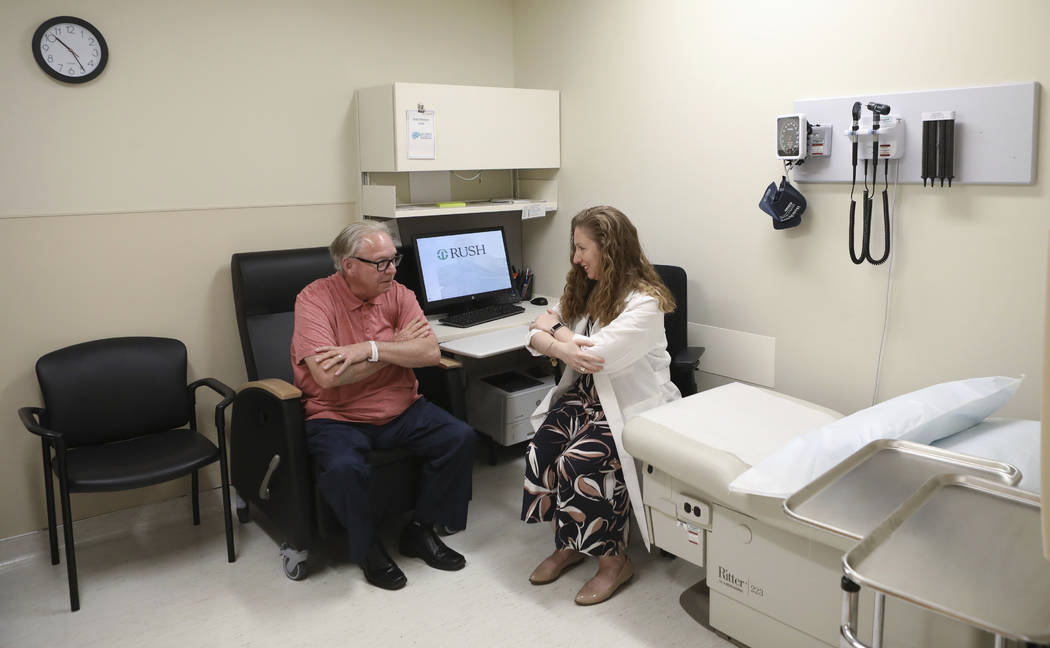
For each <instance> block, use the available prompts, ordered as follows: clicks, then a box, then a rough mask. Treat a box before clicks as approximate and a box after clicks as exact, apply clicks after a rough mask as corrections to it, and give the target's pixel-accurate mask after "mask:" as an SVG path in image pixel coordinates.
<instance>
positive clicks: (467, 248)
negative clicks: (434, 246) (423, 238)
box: [437, 245, 485, 261]
mask: <svg viewBox="0 0 1050 648" xmlns="http://www.w3.org/2000/svg"><path fill="white" fill-rule="evenodd" d="M484 254H485V246H484V245H461V246H459V247H454V248H448V249H445V248H442V249H440V250H438V251H437V257H438V258H439V259H441V260H442V261H444V260H445V259H462V258H465V257H472V256H484Z"/></svg>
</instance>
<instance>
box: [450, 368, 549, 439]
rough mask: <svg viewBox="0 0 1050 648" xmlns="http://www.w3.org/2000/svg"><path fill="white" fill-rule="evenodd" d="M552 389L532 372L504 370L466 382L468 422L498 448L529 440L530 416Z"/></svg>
mask: <svg viewBox="0 0 1050 648" xmlns="http://www.w3.org/2000/svg"><path fill="white" fill-rule="evenodd" d="M553 386H554V376H549V375H544V374H539V372H536V371H535V370H520V371H505V372H503V373H498V374H492V375H488V376H483V377H477V378H474V377H472V378H470V379H469V380H468V381H467V394H466V400H467V423H470V425H471V426H473V427H474V429H476V430H478V431H479V432H481V433H483V434H485V435H487V436H489V437H491V438H492V440H493V441H495V442H496V443H499V444H500V445H504V446H509V445H514V444H515V443H521V442H522V441H527V440H528V439H530V438H532V435H533V434H534V433H535V431H534V430H533V429H532V421H531V420H530V417H531V415H532V412H533V411H535V409H536V407H537V406H539V404H540V402H542V401H543V397H544V396H546V395H547V392H548V391H549V390H550V389H551V387H553Z"/></svg>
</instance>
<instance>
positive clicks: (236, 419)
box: [230, 247, 463, 580]
mask: <svg viewBox="0 0 1050 648" xmlns="http://www.w3.org/2000/svg"><path fill="white" fill-rule="evenodd" d="M334 271H335V269H334V268H333V266H332V260H331V257H330V256H329V253H328V248H323V247H318V248H304V249H296V250H274V251H266V252H246V253H238V254H234V255H233V258H232V260H231V273H232V278H233V297H234V305H235V308H236V314H237V326H238V329H239V330H240V337H241V347H242V350H243V351H244V362H245V365H246V367H247V372H248V379H249V380H250V381H251V382H249V383H247V384H245V385H243V386H242V387H241V388H240V389H238V391H237V396H236V399H235V401H234V407H233V419H232V422H231V427H232V429H231V433H230V446H231V449H230V452H231V458H232V461H233V473H232V476H233V485H234V487H235V488H236V490H237V494H238V502H237V507H238V508H237V517H238V519H239V520H241V522H247V521H248V520H249V519H250V513H249V510H250V509H249V502H250V503H251V506H254V507H255V508H256V509H258V510H261V511H263V512H264V515H265V516H266V517H267V518H268V519H269V521H271V522H273V523H274V525H276V526H277V527H278V528H277V529H276V531H277V532H278V534H279V535H282V536H283V540H284V544H282V546H281V552H280V555H281V558H282V562H283V565H284V570H285V574H286V575H287V576H288V577H289V578H291V579H293V580H302V579H303V578H306V575H307V572H306V560H307V558H308V555H309V550H310V548H311V546H312V545H314V544H315V542H316V540H317V538H319V537H325V536H327V535H328V533H329V532H330V531H337V530H338V529H339V528H340V527H339V525H338V522H337V521H336V519H335V514H334V513H332V512H331V510H330V509H329V507H328V505H327V503H325V502H324V501H323V499H322V498H321V496H320V494H319V493H318V492H317V491H316V489H315V488H314V462H313V460H312V459H311V457H310V456H309V454H308V451H307V449H306V439H305V436H304V431H303V413H302V405H301V402H300V396H301V395H302V394H301V392H300V391H299V390H298V389H297V388H295V387H294V386H293V385H292V384H291V383H292V366H291V354H290V348H291V339H292V329H293V326H294V317H295V312H294V311H295V298H296V295H298V294H299V292H300V291H301V290H302V289H303V288H304V287H305V286H306V285H307V284H309V283H310V282H311V281H313V280H315V279H319V278H321V277H326V276H328V275H330V274H332V273H333V272H334ZM449 366H452V365H451V364H450V365H449ZM433 372H437V373H440V372H441V370H440V369H438V368H426V369H425V370H417V372H416V373H417V376H418V377H419V378H420V385H421V391H422V392H423V393H424V394H425V395H426V396H427V397H428V398H429V399H430V400H431V401H434V402H435V403H437V404H439V405H442V406H445V407H446V408H447V409H450V411H452V413H453V414H457V411H456V410H457V409H459V410H460V412H461V410H462V393H461V392H462V390H458V392H459V393H458V395H457V393H456V390H440V391H441V392H444V393H438V394H433V393H428V387H427V386H428V385H430V384H433V383H434V382H435V381H434V380H433V378H432V377H433V375H435V374H434V373H433ZM449 403H458V405H457V407H454V408H453V407H448V404H449ZM457 415H459V416H460V418H462V417H463V416H462V413H458V414H457ZM366 460H367V461H368V463H369V464H370V465H371V470H372V472H371V477H370V481H369V493H368V495H369V506H370V509H371V512H372V516H373V518H375V519H376V520H377V521H378V520H380V519H382V518H383V517H384V516H387V515H393V514H397V513H403V512H405V511H410V510H411V509H412V507H413V506H414V505H415V500H416V496H417V494H418V492H419V478H420V469H421V465H422V464H421V461H420V460H419V459H418V458H415V457H412V456H411V455H410V454H409V453H408V451H407V450H403V449H394V450H373V451H372V452H370V453H369V454H368V456H367V458H366Z"/></svg>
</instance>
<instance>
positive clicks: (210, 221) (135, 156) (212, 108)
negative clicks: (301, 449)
mask: <svg viewBox="0 0 1050 648" xmlns="http://www.w3.org/2000/svg"><path fill="white" fill-rule="evenodd" d="M67 13H73V14H75V15H78V16H80V17H82V18H84V19H86V20H88V21H90V22H92V23H93V24H95V25H96V26H97V27H99V28H100V29H101V30H102V31H103V33H104V35H105V37H106V39H107V41H108V43H109V48H110V63H109V67H108V68H107V69H106V71H105V72H104V73H103V74H102V76H101V77H99V78H98V79H96V80H95V81H93V82H91V83H88V84H86V85H84V86H67V85H64V84H60V83H58V82H55V81H52V80H51V79H50V77H47V76H45V75H44V74H43V72H42V71H41V70H40V69H39V68H38V67H37V65H36V63H35V62H34V60H33V58H32V55H31V53H30V48H29V41H30V38H31V37H32V34H33V31H34V30H35V29H36V27H37V26H38V25H39V24H40V23H41V22H43V21H44V20H46V19H47V18H50V17H52V16H57V15H65V14H67ZM512 36H513V34H512V31H511V6H510V3H509V2H493V1H492V0H456V1H451V2H441V3H432V2H429V1H427V0H402V1H399V2H384V1H380V0H375V1H370V2H366V1H345V0H340V1H334V0H333V1H324V0H305V1H303V2H295V3H292V2H277V1H271V2H248V1H246V0H243V1H242V0H237V1H227V2H206V1H204V0H192V1H190V2H179V3H175V4H171V3H154V2H148V3H140V2H130V1H123V0H98V1H96V2H92V3H86V4H83V6H80V5H78V6H77V7H74V8H70V6H69V3H61V2H56V1H52V0H43V1H37V0H34V1H30V0H5V2H3V3H2V4H0V42H3V43H5V45H4V48H5V50H4V52H3V53H2V55H0V89H2V91H0V96H2V97H3V99H2V100H0V141H2V142H3V146H0V276H3V278H4V279H3V282H2V283H0V303H2V304H3V308H4V316H3V317H2V318H0V340H3V342H2V343H0V412H4V416H2V417H0V421H2V422H0V443H2V444H3V445H4V447H5V448H6V450H5V452H3V453H2V454H0V492H2V493H3V494H4V496H3V497H2V498H0V538H3V537H8V536H12V535H15V534H18V533H23V532H26V531H30V530H33V529H39V528H41V527H43V526H45V525H46V518H45V516H44V504H43V489H42V484H41V460H40V445H39V443H38V442H37V440H36V438H35V437H33V436H31V435H30V434H29V433H27V432H26V431H25V430H24V429H23V428H22V427H21V425H20V424H19V423H18V420H17V418H16V416H15V411H16V409H17V408H18V407H21V406H25V405H38V404H40V395H39V390H38V388H37V385H36V379H35V376H34V374H33V365H34V363H35V362H36V359H37V358H38V357H39V356H41V355H43V354H44V353H47V352H48V351H51V350H53V349H56V348H59V347H62V346H66V345H69V344H74V343H77V342H81V341H85V340H89V339H95V338H100V337H110V336H118V335H160V336H170V337H176V338H179V339H181V340H183V341H184V342H185V343H186V345H187V347H188V348H189V352H190V374H191V377H192V378H197V377H201V376H214V377H217V378H219V379H220V380H223V381H224V382H227V383H228V384H231V385H234V386H236V385H237V384H239V383H240V382H243V381H244V380H245V372H244V363H243V359H242V356H241V354H240V343H239V341H238V337H237V330H236V325H235V323H234V320H233V299H232V294H231V290H230V276H229V258H230V255H231V254H232V253H234V252H238V251H248V250H260V249H276V248H286V247H300V246H312V245H324V244H327V243H328V241H329V240H331V238H332V236H333V235H334V234H335V232H337V231H338V229H339V228H340V227H342V226H343V225H344V224H345V223H346V222H348V221H349V220H351V219H352V218H354V214H355V208H354V204H353V200H355V188H354V172H353V160H352V147H351V146H350V142H349V138H350V133H351V119H350V104H351V97H352V95H353V91H354V89H355V88H358V87H366V86H370V85H376V84H380V83H389V82H391V81H425V82H434V83H457V84H473V85H494V86H509V85H513V63H512V55H513V42H512ZM204 393H205V392H201V396H202V399H204V398H205V396H204ZM208 402H210V403H212V404H214V402H215V401H214V400H210V401H208ZM198 418H199V420H200V423H201V425H202V428H203V429H205V430H208V433H209V434H211V435H214V428H213V427H212V425H211V424H210V420H211V416H210V415H208V414H207V412H206V411H203V410H201V414H200V416H199V417H198ZM217 475H218V472H217V470H216V469H214V467H213V469H211V470H210V471H208V472H207V474H206V475H205V478H204V480H203V483H202V486H205V487H207V486H210V485H215V484H217V483H218V479H217ZM188 483H189V481H188V479H185V480H179V481H178V482H175V483H172V484H169V485H162V486H157V487H153V488H149V489H144V490H139V491H130V492H125V493H120V494H104V495H78V496H75V497H74V501H73V510H74V515H75V516H76V517H77V518H82V517H86V516H89V515H93V514H97V513H100V512H104V511H109V510H114V509H117V508H122V507H126V506H130V505H134V504H137V503H141V502H144V501H152V500H157V499H163V498H167V497H173V496H175V495H179V494H185V493H186V492H188ZM188 516H189V513H188V511H187V519H188Z"/></svg>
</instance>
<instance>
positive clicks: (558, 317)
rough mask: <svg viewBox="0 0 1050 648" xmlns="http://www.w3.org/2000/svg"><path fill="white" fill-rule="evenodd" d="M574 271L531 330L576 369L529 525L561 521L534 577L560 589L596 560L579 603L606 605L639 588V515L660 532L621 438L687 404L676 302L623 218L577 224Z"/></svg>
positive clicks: (525, 509) (533, 347) (528, 492)
mask: <svg viewBox="0 0 1050 648" xmlns="http://www.w3.org/2000/svg"><path fill="white" fill-rule="evenodd" d="M571 260H572V269H571V270H569V274H568V276H567V277H566V280H565V292H564V293H563V294H562V296H561V300H560V302H559V303H558V305H557V307H556V308H553V309H550V310H548V311H547V313H545V314H544V315H541V316H540V317H538V318H537V319H536V320H535V321H534V322H533V323H532V325H531V326H530V327H529V328H530V331H529V339H528V344H527V348H529V350H530V351H531V352H532V353H533V355H541V354H542V355H546V356H550V357H551V358H557V359H558V360H561V361H562V362H564V363H565V367H566V370H565V372H564V374H563V375H562V377H561V380H560V381H559V383H558V385H557V386H556V387H554V388H553V389H552V390H551V391H550V393H548V394H547V396H546V398H545V399H544V400H543V402H542V403H540V406H539V407H538V408H537V409H536V411H535V412H534V413H533V416H532V418H533V425H534V427H536V435H535V436H534V437H533V439H532V441H531V442H530V443H529V447H528V450H527V451H526V455H525V457H526V463H525V493H524V498H523V504H522V513H521V518H522V520H524V521H525V522H541V521H551V520H553V521H554V545H555V547H556V549H555V551H554V553H552V554H551V555H550V556H548V557H547V558H546V559H545V560H544V561H543V562H541V563H540V564H539V566H537V567H536V569H535V570H534V571H533V572H532V575H531V576H529V580H530V581H531V582H532V583H533V584H535V585H543V584H546V583H551V582H553V581H555V580H556V579H557V578H558V577H559V576H561V574H562V573H563V572H564V571H565V570H566V569H568V568H569V567H572V566H574V565H577V564H579V563H580V562H582V561H583V560H584V559H585V558H586V557H587V556H594V557H596V558H597V559H598V572H597V573H596V574H595V575H594V577H593V578H591V579H590V580H589V581H588V582H587V583H586V584H585V585H584V586H583V588H582V589H581V590H580V591H579V593H578V594H577V595H576V602H577V603H578V604H580V605H592V604H595V603H601V602H602V601H605V600H606V599H608V598H609V597H610V596H612V595H613V594H614V593H615V592H616V590H617V588H619V586H620V585H622V584H623V583H626V582H627V581H628V580H630V578H631V576H632V575H633V574H634V570H633V568H632V566H631V563H630V561H628V559H627V554H626V550H627V535H628V529H629V517H630V511H631V509H632V508H633V509H634V512H635V517H636V519H637V521H638V526H639V528H640V530H641V532H642V533H641V535H642V538H643V539H645V541H646V546H648V544H649V543H648V537H649V533H648V530H647V527H646V524H645V514H644V511H643V509H642V500H641V491H640V488H639V485H638V475H637V472H636V470H635V464H634V459H633V458H632V457H631V456H630V455H629V454H628V453H627V452H626V451H625V450H624V448H623V444H622V441H621V433H622V431H623V426H624V423H625V422H626V421H628V420H629V419H630V418H631V417H632V416H634V415H636V414H638V413H641V412H644V411H646V410H648V409H651V408H653V407H656V406H657V405H661V404H663V403H666V402H669V401H672V400H675V399H677V398H680V397H681V395H680V394H679V392H678V388H677V387H675V386H674V384H672V383H671V378H670V374H669V371H668V367H669V366H670V362H671V359H670V356H668V354H667V339H666V337H665V336H664V313H666V312H669V311H672V310H674V299H673V298H672V297H671V293H670V291H669V290H668V289H667V287H666V286H665V285H664V284H663V282H662V281H661V280H660V278H659V276H658V275H657V274H656V271H655V270H654V269H653V266H652V264H651V263H649V261H648V260H647V259H646V258H645V255H644V254H643V253H642V249H641V245H640V244H639V242H638V232H637V230H635V228H634V225H632V224H631V222H630V221H629V220H628V219H627V217H626V216H625V215H624V214H623V213H622V212H621V211H619V210H618V209H615V208H613V207H608V206H599V207H591V208H590V209H585V210H583V211H582V212H580V213H579V214H577V215H576V216H575V217H574V218H573V219H572V248H571Z"/></svg>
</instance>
